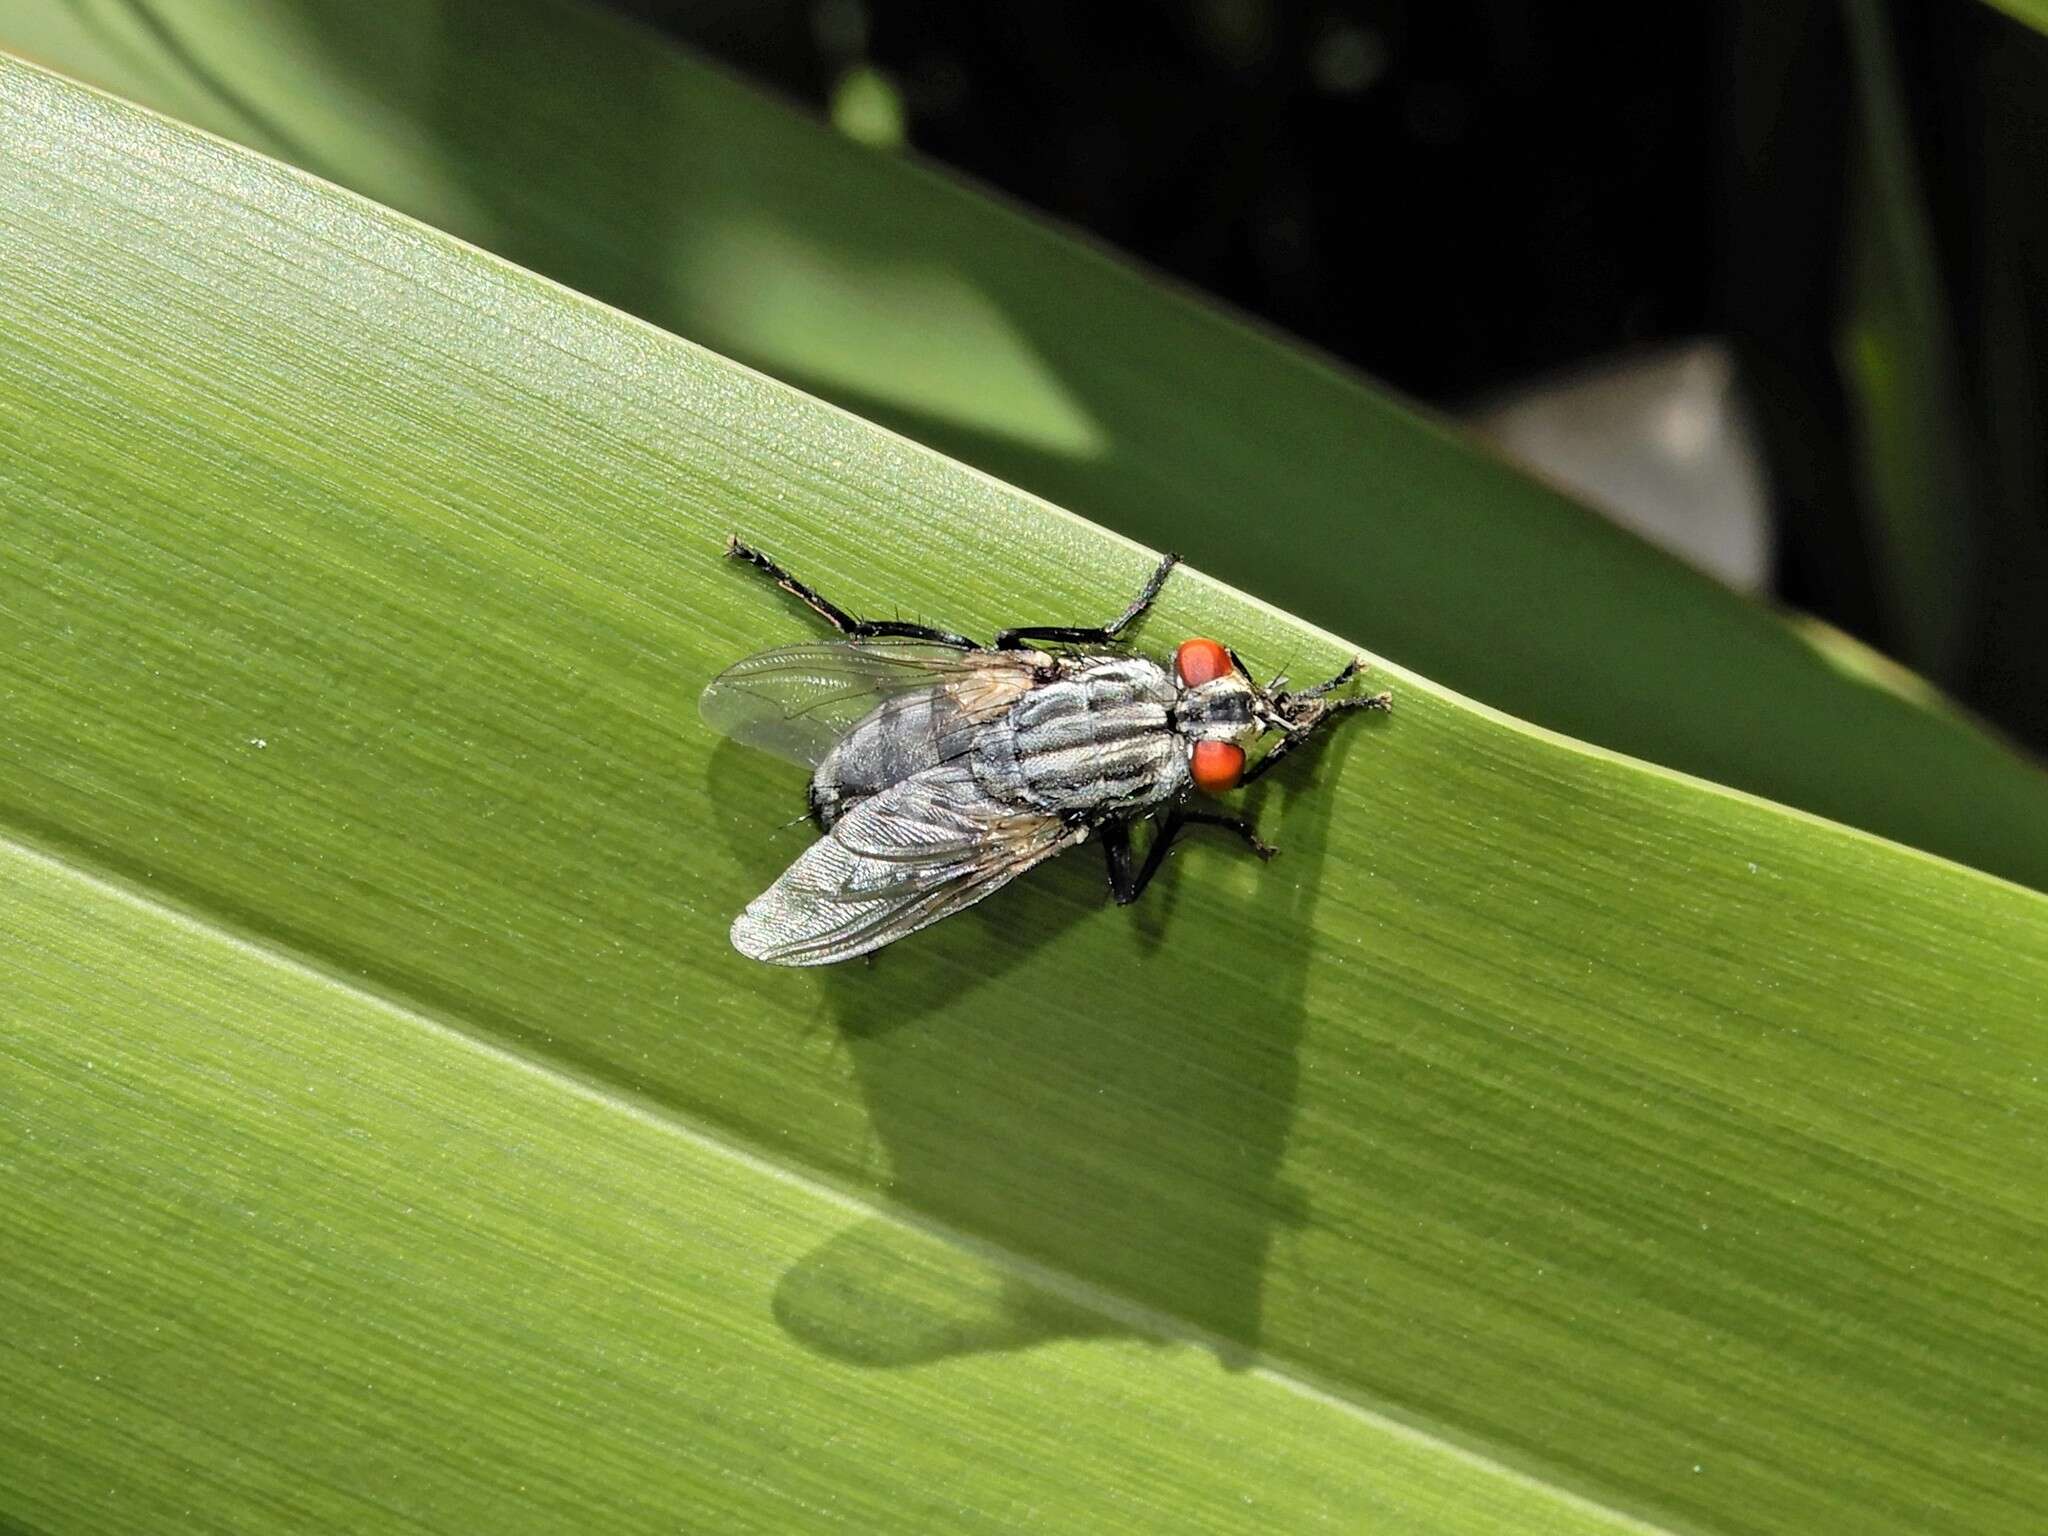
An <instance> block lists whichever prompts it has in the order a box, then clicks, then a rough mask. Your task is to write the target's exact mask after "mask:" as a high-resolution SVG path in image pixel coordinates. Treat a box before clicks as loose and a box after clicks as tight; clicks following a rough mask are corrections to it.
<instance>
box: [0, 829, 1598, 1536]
mask: <svg viewBox="0 0 2048 1536" xmlns="http://www.w3.org/2000/svg"><path fill="white" fill-rule="evenodd" d="M0 920H4V921H5V923H6V926H7V932H8V934H9V936H10V938H9V943H8V945H7V946H6V947H5V949H4V950H0V986H4V989H5V991H4V996H5V998H6V1003H5V1004H4V1007H0V1052H4V1055H5V1059H6V1066H7V1071H6V1073H5V1075H4V1076H0V1166H4V1167H5V1168H6V1170H7V1174H8V1190H9V1193H8V1196H7V1201H6V1208H5V1213H4V1218H0V1219H4V1230H5V1232H6V1234H7V1240H8V1247H9V1254H10V1257H9V1262H8V1263H7V1264H6V1265H5V1266H0V1307H4V1309H5V1312H6V1316H7V1318H8V1330H7V1338H6V1341H5V1343H4V1344H0V1358H4V1359H5V1361H6V1363H7V1379H8V1383H9V1389H10V1393H9V1395H10V1406H9V1411H8V1412H7V1413H6V1414H4V1415H0V1469H4V1473H5V1476H4V1479H0V1489H4V1492H0V1509H4V1516H0V1523H6V1522H23V1523H24V1524H23V1525H22V1526H21V1527H17V1526H15V1525H13V1524H11V1523H9V1524H7V1528H9V1529H15V1528H26V1529H34V1530H49V1531H59V1530H148V1531H163V1532H173V1531H188V1530H189V1531H220V1530H280V1529H283V1530H292V1531H382V1530H421V1529H427V1530H441V1531H474V1530H480V1529H486V1528H495V1529H502V1530H536V1529H544V1528H565V1529H566V1528H572V1527H573V1528H577V1529H593V1528H600V1527H601V1528H602V1529H605V1530H608V1531H673V1530H676V1529H679V1528H681V1529H717V1530H722V1531H756V1530H758V1531H795V1530H848V1529H855V1530H858V1529H867V1530H947V1531H1008V1530H1015V1529H1017V1528H1018V1527H1019V1526H1020V1525H1029V1524H1045V1525H1052V1526H1057V1527H1061V1528H1066V1529H1075V1530H1079V1529H1085V1528H1088V1527H1090V1526H1093V1525H1095V1524H1096V1523H1097V1522H1098V1520H1099V1518H1100V1516H1101V1513H1102V1511H1103V1510H1104V1509H1115V1510H1116V1511H1117V1513H1118V1524H1119V1525H1120V1526H1127V1527H1129V1528H1130V1529H1134V1530H1172V1531H1182V1530H1193V1531H1209V1532H1215V1531H1244V1530H1264V1529H1271V1528H1273V1527H1274V1526H1276V1525H1277V1526H1280V1527H1283V1528H1286V1529H1301V1528H1303V1527H1305V1526H1309V1525H1315V1524H1323V1523H1330V1524H1338V1525H1346V1524H1352V1523H1355V1522H1357V1521H1360V1520H1364V1521H1369V1522H1370V1523H1371V1524H1372V1525H1373V1526H1374V1528H1375V1529H1387V1530H1393V1531H1401V1532H1416V1533H1422V1532H1437V1531H1454V1530H1455V1531H1466V1530H1491V1531H1497V1532H1501V1533H1504V1536H1506V1533H1515V1532H1522V1531H1543V1532H1559V1533H1573V1536H1579V1533H1588V1532H1599V1531H1616V1532H1618V1531H1623V1530H1628V1529H1635V1528H1636V1527H1634V1526H1633V1525H1632V1524H1631V1523H1629V1522H1625V1521H1622V1520H1620V1519H1618V1518H1615V1517H1611V1516H1606V1515H1602V1514H1600V1513H1599V1512H1597V1511H1594V1510H1591V1509H1589V1508H1587V1507H1586V1506H1584V1505H1582V1504H1579V1503H1577V1502H1576V1501H1572V1500H1568V1499H1563V1498H1560V1497H1559V1496H1558V1495H1557V1494H1555V1493H1554V1492H1552V1491H1550V1490H1548V1489H1545V1488H1543V1487H1541V1486H1540V1485H1538V1484H1535V1483H1533V1482H1531V1481H1530V1480H1528V1479H1526V1478H1522V1477H1518V1476H1515V1475H1513V1474H1511V1473H1506V1472H1504V1471H1502V1470H1499V1469H1496V1468H1492V1467H1489V1466H1487V1465H1485V1464H1483V1463H1481V1462H1478V1461H1476V1460H1474V1459H1473V1458H1472V1457H1470V1456H1468V1455H1464V1454H1461V1453H1459V1452H1457V1451H1454V1450H1452V1449H1450V1448H1448V1447H1444V1446H1441V1445H1436V1444H1432V1443H1430V1442H1428V1441H1425V1440H1422V1439H1420V1438H1419V1437H1417V1436H1415V1435H1414V1434H1412V1433H1409V1432H1405V1431H1403V1430H1401V1429H1399V1428H1398V1427H1396V1426H1392V1425H1389V1424H1386V1423H1383V1422H1380V1421H1376V1420H1374V1419H1372V1418H1370V1417H1368V1416H1364V1415H1360V1414H1356V1413H1351V1412H1345V1411H1341V1410H1338V1409H1335V1408H1334V1407H1333V1406H1332V1405H1331V1404H1330V1403H1329V1402H1327V1401H1326V1400H1322V1399H1320V1398H1318V1397H1317V1396H1316V1395H1315V1394H1313V1393H1310V1392H1304V1391H1302V1390H1300V1389H1299V1388H1297V1387H1295V1386H1292V1385H1290V1384H1289V1383H1286V1382H1284V1381H1280V1380H1276V1379H1274V1378H1273V1377H1271V1376H1270V1375H1267V1374H1264V1373H1259V1372H1249V1373H1247V1372H1222V1371H1218V1370H1216V1369H1215V1367H1214V1365H1213V1363H1212V1361H1211V1359H1210V1357H1209V1356H1208V1355H1207V1354H1206V1353H1204V1352H1203V1351H1201V1350H1199V1349H1194V1348H1191V1347H1189V1346H1187V1345H1185V1344H1178V1343H1175V1342H1172V1341H1170V1340H1167V1339H1162V1338H1156V1337H1154V1338H1145V1337H1134V1336H1133V1335H1132V1333H1131V1331H1130V1328H1129V1326H1128V1324H1127V1323H1120V1322H1119V1321H1118V1320H1115V1319H1112V1318H1110V1317H1107V1316H1105V1315H1103V1314H1102V1313H1101V1312H1100V1311H1097V1310H1093V1309H1092V1308H1091V1307H1090V1306H1089V1305H1088V1302H1087V1299H1086V1298H1084V1299H1083V1300H1082V1301H1080V1302H1076V1301H1074V1300H1062V1299H1060V1298H1059V1297H1057V1296H1055V1295H1053V1294H1051V1293H1048V1292H1046V1291H1044V1290H1043V1289H1041V1288H1039V1287H1036V1286H1034V1285H1033V1284H1031V1283H1030V1282H1029V1281H1027V1280H1025V1279H1023V1278H1021V1277H1019V1276H1018V1275H1016V1274H1014V1273H1009V1272H1005V1271H1003V1270H1001V1269H997V1268H992V1267H991V1266H989V1265H987V1264H985V1263H983V1262H981V1261H979V1260H976V1259H974V1258H973V1257H972V1256H970V1255H967V1254H964V1253H962V1252H961V1251H960V1250H959V1249H958V1248H957V1247H954V1246H950V1245H948V1244H945V1243H942V1242H940V1241H938V1240H937V1239H935V1238H933V1237H931V1236H927V1235H921V1234H919V1233H918V1232H916V1231H915V1230H913V1229H912V1228H910V1227H907V1226H905V1225H903V1224H902V1223H900V1222H894V1221H888V1220H883V1219H880V1218H863V1217H862V1216H861V1215H860V1214H859V1212H858V1211H857V1210H855V1209H851V1208H849V1205H848V1203H847V1202H846V1201H844V1200H843V1199H840V1198H837V1197H835V1196H833V1195H831V1194H830V1193H829V1192H828V1191H823V1190H820V1189H817V1188H815V1187H809V1186H806V1185H804V1184H802V1183H798V1182H793V1181H791V1180H790V1179H788V1178H787V1177H784V1176H779V1175H776V1174H773V1173H770V1172H768V1171H766V1170H764V1169H763V1168H762V1167H760V1166H759V1165H756V1164H753V1163H750V1162H747V1161H743V1160H735V1158H734V1157H733V1156H732V1154H730V1153H729V1152H727V1151H724V1150H722V1149H720V1148H718V1147H715V1146H709V1145H706V1144H705V1143H703V1142H702V1141H700V1140H698V1139H696V1138H693V1137H690V1136H688V1135H683V1134H678V1133H677V1132H676V1131H675V1129H674V1128H673V1127H671V1126H670V1125H668V1124H666V1123H664V1122H663V1121H662V1120H661V1119H660V1118H658V1117H655V1116H651V1115H649V1114H647V1113H645V1112H644V1111H642V1110H638V1109H635V1108H634V1107H632V1106H630V1105H627V1104H624V1103H621V1102H620V1101H618V1100H617V1099H613V1098H608V1097H604V1096H601V1095H597V1094H593V1093H591V1092H590V1091H589V1090H587V1089H584V1088H580V1087H577V1086H575V1085H573V1084H570V1083H568V1082H567V1081H565V1080H564V1079H562V1078H559V1077H555V1076H552V1075H550V1074H547V1073H544V1072H536V1071H535V1070H534V1069H533V1068H532V1067H531V1066H529V1065H526V1064H524V1063H522V1062H520V1061H517V1060H515V1059H513V1058H510V1057H508V1056H506V1055H504V1054H503V1053H501V1052H498V1051H494V1050H492V1049H489V1048H488V1047H480V1046H478V1045H476V1044H475V1043H473V1042H470V1041H468V1040H465V1039H463V1038H462V1037H460V1036H458V1035H454V1034H451V1033H450V1032H448V1031H446V1030H444V1029H442V1028H440V1027H439V1026H437V1025H434V1024H432V1023H429V1022H427V1021H425V1020H422V1019H420V1018H419V1017H417V1016H415V1015H410V1014H408V1013H406V1012H404V1011H402V1010H400V1009H398V1008H395V1007H392V1006H391V1005H389V1004H387V1003H381V1002H378V1001H376V1000H374V999H371V998H368V997H365V996H363V995H362V994H361V993H359V992H356V991H353V990H352V989H350V988H349V987H347V986H344V985H341V984H338V983H337V982H336V981H334V980H332V979H329V978H324V977H321V976H318V975H315V974H313V973H310V972H308V971H306V970H304V969H302V968H300V967H297V966H295V965H292V964H290V963H288V962H284V961H281V960H279V959H278V958H276V957H273V956H269V955H265V954H263V953H260V952H258V951H254V950H252V949H250V948H248V947H247V946H246V945H243V944H240V943H238V942H236V941H234V940H231V939H227V938H223V937H222V936H221V935H219V934H218V933H215V932H212V931H209V930H207V929H206V928H204V927H201V926H196V925H194V924H193V923H191V922H189V921H187V920H185V919H183V918H181V917H179V916H177V915H174V914H171V913H167V912H165V911H163V910H161V909H160V908H158V907H157V906H155V905H154V904H153V903H152V902H150V901H149V900H147V899H138V898H137V897H135V896H133V895H124V894H122V893H119V892H117V891H114V890H112V889H110V888H108V887H106V886H105V885H103V884H100V883H98V882H95V881H92V880H89V879H85V878H82V877H80V876H79V875H78V874H77V873H75V872H74V871H72V870H69V869H66V868H64V867H62V866H60V865H55V864H52V863H50V862H49V861H47V860H44V859H41V858H38V857H36V856H34V855H31V854H27V853H24V852H23V851H21V850H20V849H17V848H11V847H0ZM863 1242H864V1243H865V1244H866V1245H867V1246H870V1247H877V1248H880V1249H882V1250H883V1251H884V1254H885V1257H886V1262H887V1276H886V1278H887V1284H888V1286H889V1293H890V1302H891V1306H892V1311H891V1313H890V1314H889V1315H890V1317H891V1318H892V1319H893V1320H894V1321H895V1322H896V1323H897V1325H898V1326H900V1327H905V1328H909V1327H921V1328H925V1329H930V1330H937V1331H938V1332H939V1333H940V1334H941V1336H942V1337H943V1339H944V1341H945V1343H946V1344H947V1346H948V1347H947V1348H946V1349H945V1350H943V1351H942V1352H941V1353H942V1354H943V1357H944V1358H943V1363H939V1364H936V1365H934V1366H933V1368H931V1369H928V1370H924V1371H917V1372H908V1371H903V1372H874V1371H868V1370H863V1369H861V1368H860V1365H859V1364H858V1363H846V1362H842V1361H839V1360H835V1359H834V1358H832V1357H831V1356H829V1355H826V1354H821V1353H820V1352H818V1351H815V1350H812V1349H809V1348H806V1347H805V1344H804V1341H803V1340H802V1338H801V1337H800V1336H797V1335H793V1334H790V1333H787V1332H785V1331H784V1330H782V1329H781V1328H779V1327H778V1326H777V1325H776V1319H775V1309H774V1298H775V1297H776V1294H777V1291H778V1287H779V1286H781V1287H782V1288H784V1289H786V1288H787V1287H786V1284H785V1282H784V1281H783V1280H782V1277H783V1276H784V1275H785V1274H786V1273H788V1272H789V1271H790V1270H791V1267H792V1266H800V1265H802V1264H803V1263H804V1262H805V1255H806V1253H808V1252H834V1251H843V1250H846V1249H848V1248H850V1247H852V1246H855V1245H858V1244H861V1243H863ZM138 1256H141V1257H143V1258H144V1259H145V1261H144V1262H138V1261H137V1259H138ZM863 1274H864V1272H862V1271H858V1270H856V1271H853V1272H852V1274H851V1276H850V1278H857V1277H862V1276H863ZM825 1300H826V1301H827V1302H829V1301H830V1298H826V1299H825ZM813 1305H816V1304H815V1303H814V1304H813ZM839 1305H840V1306H841V1308H842V1310H844V1309H845V1308H847V1307H849V1306H850V1307H852V1308H853V1309H855V1310H857V1311H858V1312H859V1314H860V1315H861V1316H862V1318H863V1320H864V1322H866V1321H869V1320H872V1319H873V1318H874V1316H875V1314H876V1308H875V1307H874V1305H873V1303H872V1302H871V1301H870V1300H869V1299H868V1298H866V1297H863V1296H850V1297H848V1298H846V1300H844V1301H841V1302H840V1303H839ZM1025 1316H1029V1317H1032V1318H1035V1319H1036V1320H1037V1326H1036V1328H1035V1329H1025V1328H1022V1327H1020V1324H1019V1323H1018V1321H1017V1319H1018V1318H1020V1317H1025ZM977 1330H980V1332H979V1333H978V1332H977ZM1041 1339H1053V1340H1056V1341H1057V1343H1056V1345H1055V1347H1050V1348H1046V1349H1042V1350H1020V1349H1019V1348H1018V1346H1020V1345H1022V1344H1026V1343H1034V1342H1038V1341H1039V1340H1041Z"/></svg>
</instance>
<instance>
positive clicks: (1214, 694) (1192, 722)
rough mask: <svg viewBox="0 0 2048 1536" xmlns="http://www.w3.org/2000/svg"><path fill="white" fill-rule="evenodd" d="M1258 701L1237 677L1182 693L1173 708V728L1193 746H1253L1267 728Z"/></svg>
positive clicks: (1220, 680) (1186, 689)
mask: <svg viewBox="0 0 2048 1536" xmlns="http://www.w3.org/2000/svg"><path fill="white" fill-rule="evenodd" d="M1258 705H1259V699H1258V695H1257V694H1255V693H1254V692H1253V691H1252V689H1251V687H1250V685H1249V684H1247V683H1246V682H1245V680H1244V679H1243V678H1242V677H1239V676H1237V675H1236V674H1235V673H1232V674H1230V675H1229V676H1226V677H1219V678H1215V679H1212V680H1211V681H1209V682H1206V683H1197V684H1195V685H1194V686H1193V687H1191V688H1184V689H1182V690H1181V694H1180V701H1179V702H1178V703H1177V704H1176V705H1175V706H1174V711H1173V727H1174V729H1175V730H1177V731H1178V732H1180V734H1181V735H1182V736H1184V737H1186V738H1187V740H1188V741H1190V742H1197V741H1227V742H1230V743H1231V744H1232V745H1234V746H1240V747H1245V746H1250V745H1251V743H1252V742H1253V740H1254V739H1256V738H1257V736H1258V735H1259V733H1260V732H1261V731H1264V730H1265V729H1267V724H1266V722H1265V721H1264V720H1262V719H1261V718H1260V711H1259V707H1258Z"/></svg>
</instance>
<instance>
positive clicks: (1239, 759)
mask: <svg viewBox="0 0 2048 1536" xmlns="http://www.w3.org/2000/svg"><path fill="white" fill-rule="evenodd" d="M1181 649H1182V650H1186V649H1187V647H1186V646H1182V647H1181ZM1188 774H1189V776H1190V777H1192V778H1193V779H1194V781H1195V787H1196V788H1198V789H1203V790H1206V791H1208V792H1209V793H1210V794H1212V795H1220V794H1222V793H1223V791H1224V790H1226V789H1235V788H1237V781H1238V779H1239V778H1240V777H1242V776H1243V774H1244V748H1243V747H1240V746H1237V745H1235V744H1234V743H1231V742H1228V741H1198V742H1196V743H1195V751H1194V755H1193V756H1192V757H1191V758H1189V760H1188Z"/></svg>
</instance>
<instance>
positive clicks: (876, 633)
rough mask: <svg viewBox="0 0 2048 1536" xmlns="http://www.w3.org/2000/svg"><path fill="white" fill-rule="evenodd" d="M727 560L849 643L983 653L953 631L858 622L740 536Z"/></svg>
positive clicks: (729, 543)
mask: <svg viewBox="0 0 2048 1536" xmlns="http://www.w3.org/2000/svg"><path fill="white" fill-rule="evenodd" d="M725 556H726V558H727V559H728V560H744V561H746V562H747V564H749V565H751V566H753V567H754V569H755V570H757V571H760V572H761V573H762V574H763V575H765V576H766V577H767V578H768V579H769V580H770V581H772V582H774V583H775V585H777V586H778V587H780V588H782V590H783V591H785V592H787V593H789V595H790V596H792V597H794V598H796V599H797V600H798V601H799V602H801V603H802V604H803V605H804V606H805V607H806V608H809V609H810V610H811V612H813V613H815V614H816V615H817V616H818V617H819V618H821V619H823V620H824V621H825V622H826V623H827V624H830V625H831V626H832V627H833V628H834V629H836V630H838V631H839V633H840V634H842V635H844V636H846V638H847V639H849V640H878V639H882V638H884V637H889V638H894V639H899V640H929V641H931V642H932V643H933V644H934V645H950V646H955V647H957V648H959V649H960V650H963V651H978V650H980V649H981V647H980V646H979V645H977V644H975V642H974V641H972V640H969V639H968V638H967V637H966V636H965V635H956V634H954V633H953V632H952V631H951V630H945V629H934V628H932V626H931V625H929V624H906V623H905V622H903V621H902V620H901V619H857V618H855V617H854V616H853V615H852V614H850V613H848V612H847V611H846V610H845V609H844V608H841V607H840V606H839V605H838V604H837V603H835V602H833V601H831V600H830V599H829V598H827V597H826V596H825V595H824V593H822V592H820V591H818V590H817V589H816V588H815V587H810V586H806V585H805V584H804V583H803V582H801V581H798V580H797V579H796V578H795V577H794V576H792V575H790V574H789V572H787V571H785V570H784V569H783V568H782V567H781V566H779V565H777V564H776V563H775V562H774V561H773V560H771V559H769V558H768V557H767V556H766V555H764V554H762V553H761V551H759V550H758V549H755V548H753V547H752V546H751V545H747V544H742V543H741V542H740V538H739V535H738V534H731V535H729V536H728V537H727V538H726V541H725Z"/></svg>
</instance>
